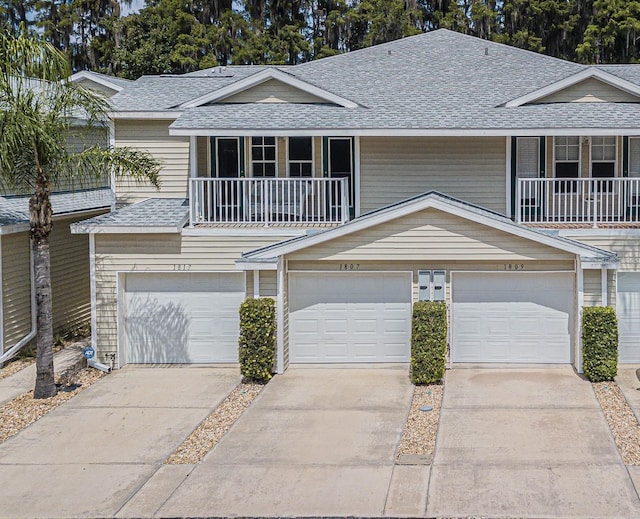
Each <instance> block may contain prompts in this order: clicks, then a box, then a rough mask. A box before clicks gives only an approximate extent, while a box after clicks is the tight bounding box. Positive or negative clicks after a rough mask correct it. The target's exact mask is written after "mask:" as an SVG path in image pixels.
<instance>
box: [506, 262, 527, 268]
mask: <svg viewBox="0 0 640 519" xmlns="http://www.w3.org/2000/svg"><path fill="white" fill-rule="evenodd" d="M504 269H505V270H524V263H505V264H504Z"/></svg>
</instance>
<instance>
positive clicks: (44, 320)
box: [29, 168, 58, 398]
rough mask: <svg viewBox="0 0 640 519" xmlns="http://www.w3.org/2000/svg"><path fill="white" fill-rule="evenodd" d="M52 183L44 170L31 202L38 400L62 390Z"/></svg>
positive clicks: (41, 172) (36, 391)
mask: <svg viewBox="0 0 640 519" xmlns="http://www.w3.org/2000/svg"><path fill="white" fill-rule="evenodd" d="M50 194H51V184H50V183H49V181H48V179H47V178H46V176H45V175H44V172H43V171H42V169H41V168H39V171H38V177H37V184H36V192H35V193H34V195H33V196H32V197H31V199H30V200H29V213H30V220H31V221H30V237H31V247H32V251H33V263H34V271H35V286H36V322H37V326H38V331H37V335H36V386H35V390H34V393H33V397H34V398H49V397H52V396H54V395H55V394H56V393H57V392H58V390H57V388H56V385H55V380H54V373H53V308H52V301H51V269H50V265H51V263H50V259H49V234H50V233H51V225H52V222H51V217H52V212H51V201H50V196H49V195H50Z"/></svg>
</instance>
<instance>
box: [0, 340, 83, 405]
mask: <svg viewBox="0 0 640 519" xmlns="http://www.w3.org/2000/svg"><path fill="white" fill-rule="evenodd" d="M82 346H83V343H75V345H71V346H70V347H68V348H64V349H62V350H59V351H57V352H55V353H54V354H53V369H54V371H55V373H56V374H57V373H62V372H63V371H65V370H66V369H68V368H70V367H72V366H75V365H76V364H77V363H78V362H81V361H82V360H83V357H82ZM35 382H36V365H35V364H31V365H30V366H27V367H26V368H24V369H23V370H20V371H18V372H17V373H14V374H13V375H10V376H8V377H6V378H3V379H2V380H0V406H2V405H4V404H6V403H7V402H9V401H10V400H13V399H14V398H16V397H18V396H20V395H22V394H23V393H26V392H27V391H30V390H32V389H33V386H34V385H35Z"/></svg>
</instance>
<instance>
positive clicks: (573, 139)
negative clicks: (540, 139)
mask: <svg viewBox="0 0 640 519" xmlns="http://www.w3.org/2000/svg"><path fill="white" fill-rule="evenodd" d="M553 151H554V173H555V177H556V178H578V177H579V176H580V137H577V136H570V137H554V139H553Z"/></svg>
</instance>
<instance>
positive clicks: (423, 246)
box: [288, 209, 574, 264]
mask: <svg viewBox="0 0 640 519" xmlns="http://www.w3.org/2000/svg"><path fill="white" fill-rule="evenodd" d="M425 258H429V259H431V260H454V259H456V260H469V261H480V260H493V261H495V262H502V263H507V264H508V263H509V262H515V261H525V262H527V261H534V260H535V261H541V260H551V261H553V260H564V259H571V260H573V258H574V256H573V255H571V254H569V253H566V252H563V251H560V250H558V249H555V248H552V247H549V246H547V245H542V244H539V243H537V242H533V241H531V240H528V239H525V238H521V237H519V236H514V235H512V234H508V233H506V232H504V231H499V230H496V229H492V228H489V227H487V226H486V225H482V224H480V223H477V222H472V221H469V220H466V219H464V218H461V217H459V216H454V215H450V214H447V213H444V212H442V211H438V210H436V209H425V210H423V211H420V212H417V213H414V214H411V215H408V216H405V217H402V218H397V219H395V220H392V221H390V222H386V223H382V224H380V225H377V226H374V227H372V228H370V229H365V230H362V231H359V232H355V233H352V234H350V235H347V236H343V237H340V238H335V239H333V240H330V241H328V242H325V243H322V244H319V245H315V246H311V247H307V248H306V249H303V250H300V251H298V252H295V253H292V254H291V255H290V256H289V258H288V259H292V260H294V259H295V260H315V259H318V260H333V261H336V262H341V261H342V262H353V261H355V262H358V261H382V260H386V261H392V260H402V261H408V260H412V259H415V260H423V259H425Z"/></svg>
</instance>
